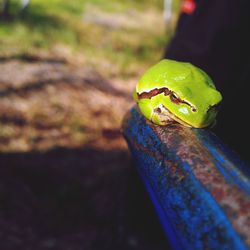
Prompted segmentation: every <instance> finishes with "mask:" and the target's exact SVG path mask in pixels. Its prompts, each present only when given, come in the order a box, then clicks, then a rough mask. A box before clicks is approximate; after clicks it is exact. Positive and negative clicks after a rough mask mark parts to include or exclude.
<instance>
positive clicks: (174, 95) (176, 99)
mask: <svg viewBox="0 0 250 250" xmlns="http://www.w3.org/2000/svg"><path fill="white" fill-rule="evenodd" d="M170 100H171V101H172V102H173V103H176V104H178V103H180V99H179V97H178V96H177V95H176V94H175V93H174V92H172V93H171V94H170Z"/></svg>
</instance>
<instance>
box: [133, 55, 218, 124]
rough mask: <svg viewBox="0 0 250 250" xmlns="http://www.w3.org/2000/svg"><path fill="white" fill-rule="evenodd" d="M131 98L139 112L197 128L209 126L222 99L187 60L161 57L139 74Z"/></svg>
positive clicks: (204, 75)
mask: <svg viewBox="0 0 250 250" xmlns="http://www.w3.org/2000/svg"><path fill="white" fill-rule="evenodd" d="M134 97H135V99H136V101H137V103H138V106H139V108H140V110H141V112H142V113H143V114H144V115H145V116H146V117H147V118H148V119H150V120H151V121H153V122H154V123H157V124H159V125H164V124H165V123H166V121H167V120H169V117H171V119H174V120H176V121H178V122H180V123H182V124H184V125H187V126H192V127H196V128H202V127H206V126H209V125H210V124H211V123H212V122H213V121H214V119H215V117H216V114H217V109H216V107H217V106H218V104H219V103H220V101H221V100H222V96H221V94H220V92H219V91H217V90H216V88H215V85H214V84H213V82H212V80H211V78H210V77H209V76H208V75H207V74H206V73H205V72H204V71H202V70H201V69H199V68H197V67H195V66H194V65H192V64H190V63H185V62H177V61H174V60H168V59H164V60H162V61H160V62H159V63H158V64H156V65H154V66H153V67H151V68H150V69H149V70H148V71H146V72H145V74H144V75H143V76H142V77H141V79H140V80H139V82H138V84H137V85H136V88H135V93H134Z"/></svg>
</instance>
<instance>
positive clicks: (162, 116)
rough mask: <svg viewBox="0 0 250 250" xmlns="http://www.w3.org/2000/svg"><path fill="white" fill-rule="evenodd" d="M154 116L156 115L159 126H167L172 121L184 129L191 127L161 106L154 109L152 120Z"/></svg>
mask: <svg viewBox="0 0 250 250" xmlns="http://www.w3.org/2000/svg"><path fill="white" fill-rule="evenodd" d="M154 115H156V116H157V117H158V119H159V121H160V124H161V125H167V124H170V123H172V122H173V121H176V122H178V123H180V124H182V125H184V126H186V127H192V126H191V125H189V124H188V123H186V122H184V121H182V120H181V119H180V118H178V117H177V116H175V115H174V114H173V113H171V112H170V111H169V110H168V109H167V108H165V107H164V106H163V105H162V104H160V105H159V106H158V107H157V108H155V109H154V114H153V115H152V118H153V116H154ZM151 120H152V119H151ZM153 122H154V121H153Z"/></svg>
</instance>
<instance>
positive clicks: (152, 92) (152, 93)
mask: <svg viewBox="0 0 250 250" xmlns="http://www.w3.org/2000/svg"><path fill="white" fill-rule="evenodd" d="M162 93H164V95H165V96H169V97H170V100H171V102H173V103H174V104H180V103H184V104H186V105H188V106H189V107H190V109H191V110H192V111H193V112H196V111H197V110H196V108H195V107H194V106H193V105H192V104H190V103H189V102H187V101H185V100H182V99H181V98H179V97H178V95H177V94H176V93H175V92H174V91H172V90H170V89H168V88H166V87H164V88H160V89H157V88H155V89H152V90H150V91H149V92H142V93H141V94H137V95H138V99H151V98H152V97H154V96H156V95H159V94H162Z"/></svg>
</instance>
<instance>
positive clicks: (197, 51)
mask: <svg viewBox="0 0 250 250" xmlns="http://www.w3.org/2000/svg"><path fill="white" fill-rule="evenodd" d="M249 10H250V4H249V1H246V0H240V1H233V0H232V1H231V0H230V1H228V0H222V1H216V0H212V1H211V0H197V1H195V0H184V1H182V13H181V15H180V18H179V20H178V24H177V29H176V33H175V36H174V37H173V39H172V40H171V43H170V44H169V45H168V46H167V49H166V52H165V57H167V58H171V59H176V60H180V61H187V62H191V63H193V64H194V65H196V66H198V67H200V68H201V69H203V70H205V71H206V72H207V73H208V74H209V75H210V76H211V78H212V79H213V80H214V82H215V84H216V86H217V87H218V89H219V90H220V91H221V93H222V95H223V102H222V105H221V107H220V110H219V115H218V118H217V124H216V126H215V128H214V132H215V133H216V134H217V135H218V136H219V137H220V138H221V139H222V140H223V141H224V142H225V143H226V144H228V145H229V146H230V147H231V148H232V149H233V150H235V151H236V152H237V153H238V154H239V155H240V157H241V158H243V159H245V160H246V161H248V162H250V154H249V152H248V146H247V145H248V143H249V139H250V138H249V128H250V123H249V119H248V114H249V103H248V89H249V88H248V85H249V84H250V71H249V69H250V46H249V44H250V38H249V37H250V36H249V24H250V16H249Z"/></svg>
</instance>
